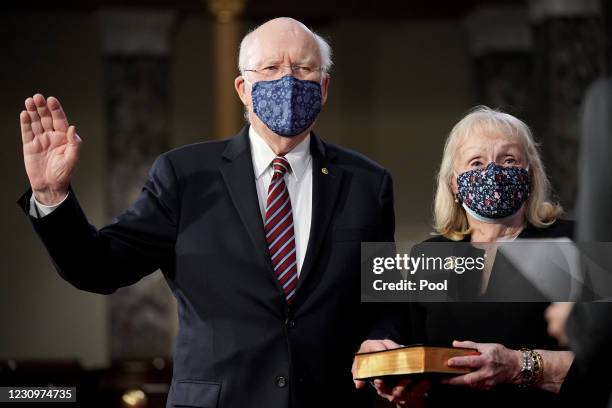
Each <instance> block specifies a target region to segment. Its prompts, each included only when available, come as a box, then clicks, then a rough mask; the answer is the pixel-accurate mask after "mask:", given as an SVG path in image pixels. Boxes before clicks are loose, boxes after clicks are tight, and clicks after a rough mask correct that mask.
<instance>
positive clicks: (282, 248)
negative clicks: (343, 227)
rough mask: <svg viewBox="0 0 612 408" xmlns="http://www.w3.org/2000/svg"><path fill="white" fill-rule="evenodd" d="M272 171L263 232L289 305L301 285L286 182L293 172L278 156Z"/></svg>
mask: <svg viewBox="0 0 612 408" xmlns="http://www.w3.org/2000/svg"><path fill="white" fill-rule="evenodd" d="M272 168H273V169H274V174H273V176H272V181H271V182H270V187H269V188H268V200H267V202H266V224H265V227H264V229H265V232H266V241H267V242H268V249H269V250H270V258H271V260H272V267H273V268H274V273H275V274H276V277H277V279H278V281H279V282H280V284H281V286H282V287H283V290H284V291H285V297H286V298H287V303H289V304H290V303H291V301H292V300H293V297H294V296H295V288H296V287H297V284H298V273H297V258H296V256H295V233H294V231H293V211H292V209H291V200H290V198H289V190H287V185H286V184H285V178H284V175H285V173H287V172H290V171H291V166H290V165H289V162H288V161H287V159H285V158H284V157H281V156H279V157H276V158H275V159H274V160H273V161H272Z"/></svg>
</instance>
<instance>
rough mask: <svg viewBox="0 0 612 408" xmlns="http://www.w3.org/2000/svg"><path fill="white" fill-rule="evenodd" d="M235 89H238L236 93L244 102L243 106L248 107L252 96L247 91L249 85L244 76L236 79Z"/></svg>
mask: <svg viewBox="0 0 612 408" xmlns="http://www.w3.org/2000/svg"><path fill="white" fill-rule="evenodd" d="M234 88H236V93H237V94H238V97H239V98H240V100H241V101H242V104H243V105H244V106H247V107H248V106H249V105H250V104H251V94H250V92H248V91H247V89H246V88H247V83H246V81H245V80H244V77H243V76H242V75H238V76H237V77H236V79H234Z"/></svg>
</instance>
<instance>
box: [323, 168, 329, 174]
mask: <svg viewBox="0 0 612 408" xmlns="http://www.w3.org/2000/svg"><path fill="white" fill-rule="evenodd" d="M321 173H323V174H329V170H327V167H323V168H321Z"/></svg>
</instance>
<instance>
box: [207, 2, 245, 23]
mask: <svg viewBox="0 0 612 408" xmlns="http://www.w3.org/2000/svg"><path fill="white" fill-rule="evenodd" d="M207 3H208V10H209V11H210V12H211V13H212V14H213V15H214V16H215V17H216V18H217V21H218V22H220V23H229V22H230V21H232V20H234V18H235V17H236V16H238V15H240V14H242V12H243V11H244V5H245V3H246V1H245V0H208V1H207Z"/></svg>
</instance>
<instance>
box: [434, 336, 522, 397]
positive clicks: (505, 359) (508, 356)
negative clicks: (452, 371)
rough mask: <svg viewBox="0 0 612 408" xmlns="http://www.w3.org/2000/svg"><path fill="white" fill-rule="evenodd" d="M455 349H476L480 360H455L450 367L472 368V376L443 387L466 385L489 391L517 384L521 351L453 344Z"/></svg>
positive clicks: (446, 381) (448, 380) (491, 345)
mask: <svg viewBox="0 0 612 408" xmlns="http://www.w3.org/2000/svg"><path fill="white" fill-rule="evenodd" d="M453 347H466V348H473V349H476V350H478V351H479V352H480V355H479V356H464V357H453V358H450V359H449V360H448V366H449V367H453V368H470V369H472V372H470V373H467V374H463V375H459V376H456V377H452V378H446V379H444V380H442V383H443V384H451V385H464V386H468V387H472V388H477V389H482V390H490V389H491V388H493V387H494V386H496V385H497V384H518V383H519V381H520V372H521V368H522V366H523V356H522V354H521V352H520V351H518V350H511V349H508V348H506V347H504V346H502V345H501V344H497V343H475V342H472V341H456V340H455V341H453Z"/></svg>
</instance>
